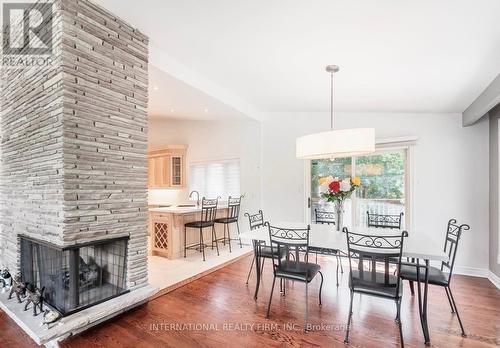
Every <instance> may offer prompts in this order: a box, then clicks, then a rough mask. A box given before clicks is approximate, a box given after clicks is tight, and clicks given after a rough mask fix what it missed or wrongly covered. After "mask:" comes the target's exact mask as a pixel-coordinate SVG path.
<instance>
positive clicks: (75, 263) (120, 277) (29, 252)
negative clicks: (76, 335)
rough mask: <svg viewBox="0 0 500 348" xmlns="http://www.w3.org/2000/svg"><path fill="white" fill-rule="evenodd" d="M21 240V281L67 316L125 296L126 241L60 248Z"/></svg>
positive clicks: (118, 240)
mask: <svg viewBox="0 0 500 348" xmlns="http://www.w3.org/2000/svg"><path fill="white" fill-rule="evenodd" d="M20 239H21V279H22V280H23V281H24V282H27V283H31V284H34V285H36V286H37V287H38V288H40V289H41V288H43V287H45V293H44V294H45V301H46V302H47V303H49V304H50V305H51V306H53V307H55V308H56V309H57V310H59V311H60V312H61V313H62V314H63V315H68V314H71V313H74V312H77V311H80V310H82V309H85V308H87V307H90V306H92V305H95V304H97V303H100V302H103V301H105V300H108V299H110V298H112V297H116V296H118V295H121V294H123V293H125V292H126V290H125V287H126V286H125V276H126V273H125V271H126V257H127V244H128V237H125V238H118V239H111V240H105V241H99V242H95V243H89V244H81V245H74V246H71V247H67V248H59V247H57V246H54V245H52V244H48V243H45V242H41V241H36V240H34V239H29V238H25V237H20Z"/></svg>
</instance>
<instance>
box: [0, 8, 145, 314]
mask: <svg viewBox="0 0 500 348" xmlns="http://www.w3.org/2000/svg"><path fill="white" fill-rule="evenodd" d="M43 2H46V1H43ZM37 5H38V3H35V4H34V5H33V6H34V7H35V8H36V6H37ZM44 8H46V7H44ZM51 13H52V17H51V18H52V21H51V25H52V30H51V31H50V32H51V34H52V65H51V66H48V67H43V68H40V67H38V66H30V67H25V68H23V69H2V70H1V74H2V76H1V81H2V82H1V83H2V86H1V87H2V90H1V96H2V99H1V123H0V127H1V129H0V135H1V145H0V155H1V166H0V203H1V216H0V267H8V268H9V269H10V271H11V273H13V274H14V275H16V274H20V275H21V276H22V277H23V278H24V279H23V280H25V281H31V282H34V283H36V284H39V285H40V286H45V287H46V291H47V299H48V301H49V303H51V304H52V305H53V306H55V307H56V308H58V309H59V310H60V311H62V312H63V313H65V314H71V313H73V312H74V311H75V310H78V309H81V308H85V307H87V306H89V305H91V304H95V303H99V302H100V301H104V300H106V299H109V298H113V297H114V296H116V295H119V294H122V293H123V292H126V291H130V293H132V292H133V291H134V290H136V289H141V288H143V287H145V286H147V279H148V275H147V131H148V130H147V103H148V37H147V36H145V35H144V34H142V33H141V32H140V31H138V30H137V29H135V28H134V27H133V26H131V25H130V24H128V23H126V22H124V21H123V20H121V19H119V18H117V17H116V16H114V15H113V14H112V13H109V12H108V11H107V10H105V9H103V8H102V7H100V6H98V5H96V4H94V3H92V2H90V1H87V0H54V1H53V2H52V12H51ZM46 32H47V33H48V32H49V31H48V30H47V31H46ZM51 262H55V264H51ZM56 265H57V267H59V266H60V269H58V270H57V271H55V270H54V269H55V267H56ZM120 297H122V296H120ZM108 314H109V313H108Z"/></svg>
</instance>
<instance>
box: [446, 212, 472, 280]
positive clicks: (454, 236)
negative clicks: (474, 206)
mask: <svg viewBox="0 0 500 348" xmlns="http://www.w3.org/2000/svg"><path fill="white" fill-rule="evenodd" d="M468 230H470V226H469V225H467V224H462V225H458V224H457V220H455V219H450V221H448V228H447V230H446V239H445V242H444V252H445V253H446V254H447V255H448V261H446V262H445V261H443V262H442V263H441V271H446V272H447V273H448V283H449V282H450V280H451V275H452V273H453V266H454V264H455V257H456V255H457V248H458V242H459V240H460V237H461V235H462V232H463V231H468ZM445 268H446V270H445Z"/></svg>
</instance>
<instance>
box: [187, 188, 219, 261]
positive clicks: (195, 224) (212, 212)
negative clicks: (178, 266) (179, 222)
mask: <svg viewBox="0 0 500 348" xmlns="http://www.w3.org/2000/svg"><path fill="white" fill-rule="evenodd" d="M218 203H219V198H215V199H207V198H205V197H203V199H202V203H201V220H199V221H192V222H188V223H186V224H184V258H185V257H186V251H187V250H197V251H199V252H201V253H203V261H205V247H207V246H208V245H207V244H205V242H204V241H203V229H205V228H211V229H212V243H211V246H212V249H213V247H214V242H215V247H216V248H217V255H219V245H218V243H217V232H216V231H215V219H216V217H217V205H218ZM188 228H195V229H198V230H199V233H200V235H199V239H198V243H194V244H191V245H187V239H186V233H187V229H188Z"/></svg>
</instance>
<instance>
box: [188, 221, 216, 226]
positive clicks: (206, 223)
mask: <svg viewBox="0 0 500 348" xmlns="http://www.w3.org/2000/svg"><path fill="white" fill-rule="evenodd" d="M213 225H214V223H213V222H212V221H192V222H188V223H186V224H184V226H186V227H193V228H205V227H211V226H213Z"/></svg>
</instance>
